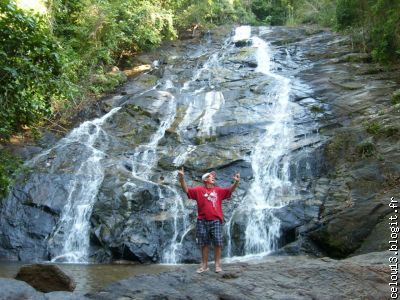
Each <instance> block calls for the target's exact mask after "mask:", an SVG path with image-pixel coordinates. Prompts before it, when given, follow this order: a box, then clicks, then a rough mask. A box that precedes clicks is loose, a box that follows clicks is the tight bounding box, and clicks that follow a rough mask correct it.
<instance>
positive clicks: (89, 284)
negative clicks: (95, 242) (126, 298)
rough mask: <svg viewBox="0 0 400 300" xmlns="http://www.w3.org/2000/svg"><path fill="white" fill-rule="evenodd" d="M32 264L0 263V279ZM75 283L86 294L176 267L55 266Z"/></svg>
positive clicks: (138, 265)
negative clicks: (117, 282)
mask: <svg viewBox="0 0 400 300" xmlns="http://www.w3.org/2000/svg"><path fill="white" fill-rule="evenodd" d="M28 264H33V263H22V262H10V261H0V277H3V278H14V277H15V275H16V274H17V273H18V270H19V269H20V268H21V267H22V266H23V265H28ZM56 265H57V266H59V267H60V268H61V269H62V270H63V271H64V272H65V273H66V274H68V275H69V276H70V277H72V278H73V279H74V280H75V282H76V288H75V291H78V292H82V293H88V292H95V291H98V290H101V289H102V288H104V287H106V286H107V285H108V284H110V283H112V282H115V281H118V280H122V279H125V278H128V277H132V276H136V275H142V274H157V273H161V272H165V271H171V270H175V269H176V268H178V267H179V266H178V265H159V264H151V265H141V264H56Z"/></svg>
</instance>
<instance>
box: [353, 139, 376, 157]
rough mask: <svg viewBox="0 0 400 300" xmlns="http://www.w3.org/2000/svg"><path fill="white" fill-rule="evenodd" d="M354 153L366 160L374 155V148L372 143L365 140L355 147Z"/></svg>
mask: <svg viewBox="0 0 400 300" xmlns="http://www.w3.org/2000/svg"><path fill="white" fill-rule="evenodd" d="M356 152H357V154H358V155H359V156H360V157H361V158H367V157H371V156H373V155H375V153H376V147H375V144H374V143H373V142H372V141H370V140H366V141H363V142H361V143H360V144H358V145H357V146H356Z"/></svg>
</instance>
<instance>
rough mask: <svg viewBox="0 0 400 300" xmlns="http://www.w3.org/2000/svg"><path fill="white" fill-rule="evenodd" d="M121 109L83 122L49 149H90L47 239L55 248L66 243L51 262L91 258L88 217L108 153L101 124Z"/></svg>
mask: <svg viewBox="0 0 400 300" xmlns="http://www.w3.org/2000/svg"><path fill="white" fill-rule="evenodd" d="M118 110H119V108H114V109H113V110H111V111H110V112H109V113H107V114H106V115H104V116H103V117H101V118H99V119H95V120H93V121H87V122H84V123H83V124H82V125H81V126H79V127H78V128H76V129H74V130H73V131H72V132H71V133H70V134H69V135H68V136H67V137H65V138H63V139H62V140H61V141H60V142H59V143H58V144H57V145H56V146H55V147H54V148H52V149H50V150H49V151H47V153H51V152H52V150H54V149H55V148H57V149H61V148H67V147H70V146H71V145H74V144H79V145H80V146H81V147H83V148H84V150H85V151H87V157H86V159H84V160H82V162H81V165H80V166H79V167H78V170H77V171H76V173H75V174H74V178H73V179H72V180H71V182H70V184H69V191H68V199H66V204H65V206H64V209H63V212H62V214H61V217H60V219H59V221H58V224H57V226H56V228H55V230H54V232H53V233H52V234H51V236H50V237H49V238H48V245H49V246H54V248H55V249H57V248H58V245H60V244H62V245H63V247H62V248H61V249H60V250H59V252H58V253H52V255H53V257H52V259H51V261H53V262H56V261H66V262H87V261H88V248H89V229H90V223H89V218H90V215H91V212H92V208H93V204H94V202H95V200H96V195H97V191H98V189H99V186H100V184H101V182H102V180H103V177H104V172H103V169H102V166H101V164H100V161H101V159H102V158H104V155H105V153H104V152H103V151H104V149H101V148H100V147H99V146H98V144H97V143H98V142H99V140H101V143H99V144H101V145H102V147H104V146H105V145H107V143H106V139H107V133H106V132H105V131H104V130H103V129H102V127H101V126H102V124H103V123H104V122H105V121H106V120H107V119H108V118H110V117H111V116H112V115H113V114H114V113H116V112H117V111H118ZM66 159H68V158H66Z"/></svg>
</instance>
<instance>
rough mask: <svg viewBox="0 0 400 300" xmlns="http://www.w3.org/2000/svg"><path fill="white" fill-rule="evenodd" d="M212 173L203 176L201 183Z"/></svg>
mask: <svg viewBox="0 0 400 300" xmlns="http://www.w3.org/2000/svg"><path fill="white" fill-rule="evenodd" d="M210 174H211V173H205V174H203V176H201V181H204V180H206V178H207V176H208V175H210Z"/></svg>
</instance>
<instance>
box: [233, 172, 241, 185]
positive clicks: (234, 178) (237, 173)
mask: <svg viewBox="0 0 400 300" xmlns="http://www.w3.org/2000/svg"><path fill="white" fill-rule="evenodd" d="M233 180H234V181H235V183H236V184H238V183H239V182H240V173H239V172H236V174H235V175H234V176H233Z"/></svg>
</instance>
